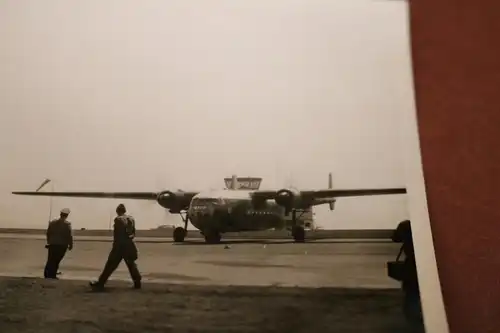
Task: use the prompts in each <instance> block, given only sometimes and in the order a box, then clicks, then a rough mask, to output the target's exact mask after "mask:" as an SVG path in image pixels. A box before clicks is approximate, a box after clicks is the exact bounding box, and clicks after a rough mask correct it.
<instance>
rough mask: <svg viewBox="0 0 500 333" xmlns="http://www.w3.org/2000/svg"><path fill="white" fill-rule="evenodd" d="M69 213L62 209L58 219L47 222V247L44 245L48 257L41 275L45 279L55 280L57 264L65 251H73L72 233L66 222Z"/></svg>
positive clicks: (66, 209)
mask: <svg viewBox="0 0 500 333" xmlns="http://www.w3.org/2000/svg"><path fill="white" fill-rule="evenodd" d="M69 213H70V210H69V209H68V208H64V209H62V210H61V214H60V217H59V218H58V219H55V220H53V221H50V222H49V227H48V228H47V232H46V236H47V245H45V248H46V249H47V250H48V255H47V263H46V264H45V269H44V273H43V276H44V278H46V279H57V271H58V270H59V264H60V263H61V261H62V259H63V258H64V256H65V255H66V251H67V250H70V251H71V250H72V249H73V232H72V230H71V223H70V222H69V221H68V220H67V218H68V216H69Z"/></svg>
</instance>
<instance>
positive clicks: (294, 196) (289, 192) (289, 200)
mask: <svg viewBox="0 0 500 333" xmlns="http://www.w3.org/2000/svg"><path fill="white" fill-rule="evenodd" d="M300 199H301V198H300V192H299V191H297V190H295V189H282V190H279V191H278V192H276V197H275V198H274V201H276V203H277V204H278V205H280V206H282V207H285V211H286V212H289V211H290V210H291V209H292V208H295V206H296V205H297V203H299V202H300Z"/></svg>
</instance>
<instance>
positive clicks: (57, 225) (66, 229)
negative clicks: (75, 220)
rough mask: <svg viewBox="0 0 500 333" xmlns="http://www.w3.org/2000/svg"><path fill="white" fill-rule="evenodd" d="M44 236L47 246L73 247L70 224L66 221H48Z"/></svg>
mask: <svg viewBox="0 0 500 333" xmlns="http://www.w3.org/2000/svg"><path fill="white" fill-rule="evenodd" d="M46 235H47V244H48V245H65V246H70V245H71V246H73V231H72V229H71V223H70V222H69V221H67V220H61V219H55V220H52V221H50V222H49V227H48V228H47V233H46Z"/></svg>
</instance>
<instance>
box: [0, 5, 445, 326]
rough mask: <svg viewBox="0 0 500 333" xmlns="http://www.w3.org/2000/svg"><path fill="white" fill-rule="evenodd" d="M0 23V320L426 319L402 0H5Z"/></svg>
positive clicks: (425, 251) (429, 287)
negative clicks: (145, 0) (64, 0)
mask: <svg viewBox="0 0 500 333" xmlns="http://www.w3.org/2000/svg"><path fill="white" fill-rule="evenodd" d="M0 39H1V41H2V44H3V45H4V50H3V51H2V52H1V53H0V71H1V73H2V75H1V76H0V83H1V87H2V89H1V90H0V108H1V109H2V113H1V116H0V117H1V118H0V124H1V125H0V126H2V130H1V131H0V136H1V141H0V142H1V145H2V149H1V150H0V153H1V160H2V163H1V166H0V168H1V172H0V177H2V178H1V182H0V187H1V191H0V196H1V201H0V205H1V206H0V208H1V212H2V216H1V219H0V228H1V229H0V238H1V242H0V248H1V251H2V253H3V254H4V260H3V263H4V264H3V265H2V269H1V270H0V300H1V302H0V316H1V318H0V330H1V331H2V332H25V331H37V332H47V333H49V332H406V331H408V332H426V331H428V332H430V329H429V328H430V327H431V326H430V325H437V326H436V327H438V326H439V325H441V326H439V327H443V326H442V324H441V323H442V322H444V321H445V319H444V310H443V309H442V300H441V291H440V287H439V278H438V275H437V268H436V264H435V259H434V252H433V251H434V250H433V245H432V235H431V231H430V226H429V217H428V214H427V207H426V204H425V189H424V180H423V176H422V174H421V167H420V163H421V162H420V153H419V148H418V132H417V125H416V121H415V105H414V104H415V103H414V97H413V81H412V80H413V79H412V69H411V52H410V41H409V24H408V4H407V3H406V2H405V1H373V0H335V1H315V0H308V1H305V0H301V1H295V0H294V1H282V0H268V1H229V0H216V1H194V0H193V1H185V0H184V1H180V0H168V1H147V2H133V1H130V0H122V1H120V2H117V1H95V0H92V1H75V2H62V1H55V0H47V1H44V2H43V3H42V2H36V1H29V0H26V1H5V2H3V3H2V4H0ZM422 267H425V268H422ZM422 295H425V297H422ZM423 300H425V302H423ZM424 319H425V320H424ZM424 322H425V325H424ZM426 328H427V329H426ZM442 332H444V331H442Z"/></svg>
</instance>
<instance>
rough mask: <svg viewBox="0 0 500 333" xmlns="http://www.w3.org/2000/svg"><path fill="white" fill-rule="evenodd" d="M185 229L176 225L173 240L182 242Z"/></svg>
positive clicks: (184, 236) (185, 232)
mask: <svg viewBox="0 0 500 333" xmlns="http://www.w3.org/2000/svg"><path fill="white" fill-rule="evenodd" d="M186 234H187V231H186V229H184V228H183V227H177V228H175V229H174V235H173V238H174V242H176V243H182V242H184V238H186Z"/></svg>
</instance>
